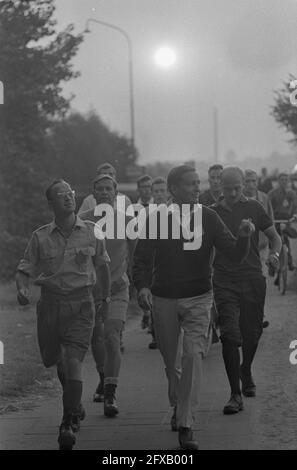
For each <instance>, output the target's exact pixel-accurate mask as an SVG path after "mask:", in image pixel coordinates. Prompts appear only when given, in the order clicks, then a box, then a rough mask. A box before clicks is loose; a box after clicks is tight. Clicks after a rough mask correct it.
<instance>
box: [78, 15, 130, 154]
mask: <svg viewBox="0 0 297 470" xmlns="http://www.w3.org/2000/svg"><path fill="white" fill-rule="evenodd" d="M92 21H93V22H94V23H97V24H99V25H101V26H105V27H106V28H111V29H113V30H115V31H118V32H119V33H120V34H121V35H122V36H123V37H124V38H125V40H126V41H127V45H128V66H129V69H128V70H129V95H130V99H129V102H130V133H131V147H132V152H133V155H134V151H135V146H134V144H135V127H134V89H133V52H132V41H131V39H130V36H129V35H128V33H127V32H126V31H125V30H124V29H122V28H119V27H118V26H115V25H113V24H110V23H106V22H105V21H100V20H97V19H95V18H89V19H88V20H87V21H86V27H85V32H86V33H89V32H90V29H89V23H91V22H92Z"/></svg>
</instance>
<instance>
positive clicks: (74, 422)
mask: <svg viewBox="0 0 297 470" xmlns="http://www.w3.org/2000/svg"><path fill="white" fill-rule="evenodd" d="M85 417H86V410H85V409H84V407H83V405H82V403H80V405H79V407H78V409H77V411H76V412H75V413H73V415H72V418H71V427H72V430H73V432H78V431H79V430H80V422H81V421H83V420H84V419H85Z"/></svg>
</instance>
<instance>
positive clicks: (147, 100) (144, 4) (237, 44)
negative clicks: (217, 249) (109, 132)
mask: <svg viewBox="0 0 297 470" xmlns="http://www.w3.org/2000/svg"><path fill="white" fill-rule="evenodd" d="M56 6H57V10H56V18H57V20H58V28H59V29H61V28H64V27H65V26H66V25H67V24H69V23H73V24H74V26H75V31H76V32H81V31H83V30H84V29H85V25H86V20H87V19H88V18H96V19H98V20H100V21H105V22H108V23H111V24H114V25H116V26H118V27H121V28H123V29H124V30H125V31H126V32H127V33H128V34H129V36H130V38H131V42H132V47H133V78H134V87H133V90H134V109H135V143H136V146H137V147H138V149H139V153H140V159H139V163H140V164H145V163H148V162H153V161H157V160H159V161H171V160H172V161H181V160H206V161H209V162H213V160H214V119H213V116H214V108H216V109H217V112H218V156H219V160H223V159H224V156H225V155H226V153H227V152H228V151H229V150H231V149H232V150H234V151H235V153H236V154H237V155H238V157H239V159H243V158H245V157H247V156H255V157H263V158H266V157H269V155H270V154H271V153H272V152H275V151H276V152H280V153H287V152H290V151H292V147H291V146H290V145H289V143H288V140H289V138H290V135H289V134H287V133H285V131H284V130H282V129H281V128H280V127H279V125H278V124H277V123H276V122H275V120H274V118H273V117H272V116H271V115H270V110H271V106H272V105H273V103H274V96H273V91H274V90H276V89H279V88H281V87H282V82H283V81H284V80H287V79H288V76H289V73H292V74H293V75H296V76H297V0H83V1H82V0H63V1H60V2H56ZM165 45H166V46H168V47H171V48H172V49H173V50H174V51H175V53H176V57H177V59H176V63H175V64H174V66H172V67H170V68H166V69H165V68H162V67H160V66H158V65H157V64H156V63H155V61H154V54H155V52H156V50H157V49H158V48H159V47H161V46H165ZM73 63H74V66H75V68H76V69H77V70H79V71H80V72H81V76H80V77H79V78H77V79H75V80H72V81H71V82H69V83H68V84H67V85H66V86H65V89H64V93H65V95H66V96H67V95H69V94H70V93H74V94H75V99H74V100H73V101H72V108H74V109H75V110H77V111H80V112H83V113H86V112H88V111H90V110H92V109H93V110H94V111H96V112H97V113H98V114H99V115H100V117H101V118H102V119H103V120H104V122H106V123H107V124H108V125H109V127H110V128H111V129H113V130H115V131H117V132H119V133H120V134H124V135H127V136H128V137H129V136H130V108H129V80H128V77H129V74H128V52H127V44H126V42H125V39H124V37H123V36H121V34H119V33H118V32H117V31H114V30H112V29H110V28H106V27H104V26H102V25H98V24H95V23H91V24H90V33H88V34H86V36H85V40H84V42H83V44H82V45H81V46H80V49H79V52H78V54H77V56H76V57H75V59H74V60H73ZM293 151H296V150H294V149H293ZM296 154H297V151H296Z"/></svg>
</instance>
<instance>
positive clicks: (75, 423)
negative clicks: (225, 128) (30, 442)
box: [16, 164, 281, 450]
mask: <svg viewBox="0 0 297 470" xmlns="http://www.w3.org/2000/svg"><path fill="white" fill-rule="evenodd" d="M249 178H250V180H251V179H252V180H253V172H246V173H245V174H244V173H243V172H242V171H241V170H240V169H239V168H237V167H227V168H225V169H223V167H222V166H221V165H213V166H212V167H211V168H210V169H209V184H210V188H209V190H208V191H206V192H204V194H202V195H200V181H199V176H198V174H197V172H196V170H195V169H194V168H193V167H191V166H188V165H180V166H178V167H175V168H173V169H172V170H171V171H170V172H169V174H168V177H167V181H166V180H165V179H163V178H156V179H155V180H152V178H150V177H149V176H146V175H144V176H142V177H141V178H140V179H139V181H138V190H139V195H140V199H139V201H138V206H137V207H138V216H139V213H140V212H141V211H145V212H146V214H145V215H146V222H147V223H146V224H145V227H144V229H143V231H142V236H139V232H138V237H137V236H134V234H133V231H132V230H131V226H132V225H133V223H134V221H135V217H136V216H137V214H136V213H135V207H132V206H130V201H129V200H128V198H127V197H124V196H123V195H122V199H121V201H119V197H120V196H121V195H120V194H119V193H118V191H117V181H116V173H115V170H114V168H113V167H112V166H111V165H109V164H105V165H101V166H100V167H99V168H98V170H97V175H96V178H95V179H94V182H93V193H92V195H90V196H88V197H87V198H86V199H85V200H84V201H83V204H82V206H81V208H80V210H79V211H78V215H76V213H75V194H74V192H73V191H72V189H71V187H70V185H69V184H68V183H67V182H65V181H63V180H56V181H54V182H53V183H52V184H51V186H50V187H49V188H48V189H47V191H46V196H47V200H48V204H49V206H50V207H51V208H52V210H53V213H54V220H53V221H52V222H51V223H50V224H48V225H46V226H44V227H41V228H40V229H38V230H36V231H35V232H34V233H33V235H32V238H31V240H30V242H29V244H28V247H27V249H26V251H25V254H24V257H23V259H22V260H21V261H20V264H19V266H18V269H17V278H16V279H17V288H18V300H19V302H20V303H21V304H25V303H28V301H29V291H28V289H29V278H30V277H33V278H34V279H35V283H36V284H37V285H40V286H41V298H40V301H39V302H38V305H37V326H38V340H39V346H40V351H41V356H42V359H43V362H44V364H45V366H46V367H50V366H52V365H56V366H57V373H58V377H59V379H60V382H61V385H62V387H63V418H62V423H61V426H60V430H59V436H58V442H59V446H60V449H71V448H72V447H73V446H74V444H75V442H76V436H75V432H76V431H78V429H79V426H80V421H81V420H82V419H84V417H85V411H84V408H83V405H82V403H81V396H82V379H81V366H82V362H83V359H84V356H85V353H86V351H87V349H88V346H89V344H91V349H92V353H93V356H94V359H95V363H96V368H97V372H98V387H97V389H96V391H95V394H94V401H99V402H100V401H102V402H104V405H103V406H104V414H105V416H107V417H113V416H116V415H117V414H118V412H119V409H118V406H117V403H116V387H117V384H118V381H119V374H120V365H121V351H120V347H121V333H122V331H123V328H124V324H125V321H126V313H127V309H128V304H129V282H130V281H131V280H133V283H134V286H135V288H136V289H137V297H138V302H139V305H140V307H141V308H142V309H143V311H144V312H145V314H146V315H147V314H148V313H149V314H150V315H152V334H153V341H152V343H154V344H155V347H158V348H159V350H160V353H161V355H162V357H163V361H164V364H165V371H166V376H167V379H168V398H169V403H170V405H171V406H172V409H173V412H172V419H171V429H172V431H177V432H178V440H179V443H180V446H181V448H182V449H188V450H197V449H198V442H197V439H196V437H195V436H194V434H193V423H194V419H195V412H196V408H197V404H198V401H199V391H200V388H201V382H202V357H203V353H204V351H205V346H206V336H207V331H208V328H209V322H210V312H211V309H212V308H214V304H215V306H216V309H217V312H218V318H219V328H220V339H221V342H222V353H223V360H224V364H225V369H226V373H227V377H228V380H229V383H230V392H231V393H230V397H229V399H228V401H227V403H226V405H225V407H224V409H223V412H224V414H233V413H238V412H239V411H241V410H242V409H243V406H244V405H243V400H242V395H244V396H246V397H254V396H255V395H256V385H255V382H254V379H253V376H252V363H253V359H254V357H255V353H256V350H257V346H258V343H259V339H260V337H261V334H262V329H263V316H264V303H265V293H266V281H265V277H264V275H263V273H262V263H261V259H260V255H259V234H260V233H263V234H264V236H265V237H266V238H267V239H268V241H269V253H268V259H267V263H268V264H269V265H270V266H271V268H272V269H274V270H277V268H278V257H279V253H280V250H281V239H280V237H279V235H278V234H277V231H276V229H275V227H274V224H273V217H272V216H273V214H272V212H269V210H270V206H269V204H268V203H267V205H266V206H265V203H266V202H267V200H266V199H265V198H264V200H265V201H264V200H262V199H263V198H262V199H261V195H260V194H259V192H258V191H257V189H255V188H254V186H253V183H252V181H249ZM122 201H124V203H123V204H122ZM152 203H155V206H154V207H153V209H152V210H151V208H152V206H151V204H152ZM199 203H200V204H202V205H200V204H199ZM129 206H130V207H129ZM207 206H208V207H207ZM164 207H166V210H167V212H166V214H167V217H166V224H167V226H166V237H164V220H163V219H162V214H164V212H162V208H163V209H164ZM121 210H123V213H124V217H122V216H121V214H119V213H118V212H119V211H121ZM158 210H160V214H161V216H160V217H151V214H152V212H154V211H157V212H158ZM184 214H186V215H185V217H184ZM122 215H123V214H122ZM120 220H121V223H122V224H124V225H125V227H124V230H122V229H123V227H121V230H117V229H118V228H120V227H118V224H119V221H120ZM139 220H140V219H139V218H138V221H139ZM142 220H143V219H142ZM156 221H157V222H156ZM176 222H178V224H177V226H178V227H179V229H178V233H176V231H175V230H174V227H176ZM185 222H186V223H185ZM104 223H105V224H106V225H105V228H106V226H107V224H108V223H109V224H110V223H111V225H110V226H112V227H113V234H115V235H114V236H110V235H109V234H108V230H106V232H104V230H102V228H103V227H104ZM162 224H163V225H162ZM134 226H135V224H134ZM99 227H100V229H99ZM102 232H103V233H102ZM119 232H120V233H121V234H122V235H121V236H119V235H118V233H119ZM152 233H153V234H154V235H153V236H152ZM193 240H194V241H195V243H192V242H193ZM260 247H261V245H260ZM266 249H267V244H266ZM181 338H182V345H181ZM181 346H182V347H181ZM240 347H241V348H242V360H241V361H240V351H239V348H240ZM148 393H149V391H148Z"/></svg>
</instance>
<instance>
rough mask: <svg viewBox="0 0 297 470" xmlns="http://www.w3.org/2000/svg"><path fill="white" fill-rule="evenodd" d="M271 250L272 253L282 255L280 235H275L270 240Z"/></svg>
mask: <svg viewBox="0 0 297 470" xmlns="http://www.w3.org/2000/svg"><path fill="white" fill-rule="evenodd" d="M270 244H271V248H270V251H273V252H277V253H280V252H281V249H282V241H281V238H280V236H279V235H278V234H275V235H274V236H273V237H272V238H270Z"/></svg>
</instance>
